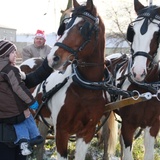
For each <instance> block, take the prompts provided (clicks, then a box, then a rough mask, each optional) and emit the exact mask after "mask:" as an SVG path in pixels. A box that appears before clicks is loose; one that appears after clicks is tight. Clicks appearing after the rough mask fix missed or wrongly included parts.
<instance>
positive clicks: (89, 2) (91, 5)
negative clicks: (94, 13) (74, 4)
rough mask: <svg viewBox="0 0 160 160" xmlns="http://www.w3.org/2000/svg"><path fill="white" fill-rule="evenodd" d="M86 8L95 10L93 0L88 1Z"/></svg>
mask: <svg viewBox="0 0 160 160" xmlns="http://www.w3.org/2000/svg"><path fill="white" fill-rule="evenodd" d="M86 7H87V8H88V9H89V10H92V9H93V1H92V0H87V3H86Z"/></svg>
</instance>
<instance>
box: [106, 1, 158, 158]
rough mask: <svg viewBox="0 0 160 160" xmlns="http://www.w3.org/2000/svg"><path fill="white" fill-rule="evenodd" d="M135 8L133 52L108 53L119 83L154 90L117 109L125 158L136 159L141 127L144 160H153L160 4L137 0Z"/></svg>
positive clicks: (131, 30) (130, 31) (138, 89)
mask: <svg viewBox="0 0 160 160" xmlns="http://www.w3.org/2000/svg"><path fill="white" fill-rule="evenodd" d="M134 8H135V11H136V13H137V18H136V19H135V20H134V21H133V22H132V23H131V24H130V25H129V27H128V31H127V38H128V40H129V41H130V42H131V55H130V56H124V55H123V56H120V55H118V54H115V55H112V56H108V57H107V58H106V60H107V61H108V64H109V65H108V67H109V68H110V70H111V71H112V73H113V75H115V77H114V78H115V85H116V86H118V87H121V88H122V89H124V90H128V91H133V90H135V91H136V92H137V93H138V94H142V93H144V92H150V93H152V99H150V100H149V101H146V102H141V103H137V104H134V105H130V106H126V107H124V108H121V109H119V110H118V111H117V112H118V113H119V115H120V117H121V119H122V126H121V144H122V151H123V152H122V159H123V160H133V156H132V143H133V138H134V134H135V131H136V129H137V128H138V127H140V128H142V129H143V130H144V146H145V152H144V160H154V143H155V140H156V136H157V134H158V132H159V129H160V101H159V89H160V85H159V83H160V81H159V80H160V77H159V75H160V70H159V68H160V65H159V60H160V59H159V57H158V56H159V55H158V54H159V53H158V47H159V43H160V42H159V39H160V7H158V6H147V7H144V6H143V5H142V4H141V3H140V2H139V1H138V0H134ZM157 53H158V54H157ZM116 57H117V58H116ZM118 57H119V58H118ZM116 59H117V60H116ZM116 61H117V62H116ZM123 98H125V97H123Z"/></svg>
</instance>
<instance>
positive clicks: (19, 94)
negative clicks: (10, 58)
mask: <svg viewBox="0 0 160 160" xmlns="http://www.w3.org/2000/svg"><path fill="white" fill-rule="evenodd" d="M2 66H3V62H1V63H0V67H1V70H0V102H1V103H0V118H9V117H13V116H17V115H19V114H21V113H22V112H23V111H24V110H26V109H27V108H28V107H29V106H30V105H32V104H33V103H34V102H35V100H34V98H33V96H32V94H31V93H30V91H29V89H28V88H27V87H26V85H25V83H24V82H23V81H22V80H21V75H20V72H19V69H18V68H17V67H15V66H12V65H10V64H7V65H5V66H3V68H2Z"/></svg>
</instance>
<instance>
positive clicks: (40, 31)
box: [35, 30, 46, 39]
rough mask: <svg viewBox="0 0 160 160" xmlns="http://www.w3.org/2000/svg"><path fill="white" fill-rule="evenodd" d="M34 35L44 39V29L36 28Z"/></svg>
mask: <svg viewBox="0 0 160 160" xmlns="http://www.w3.org/2000/svg"><path fill="white" fill-rule="evenodd" d="M35 37H42V38H44V39H46V36H45V34H44V31H42V30H37V32H36V34H35Z"/></svg>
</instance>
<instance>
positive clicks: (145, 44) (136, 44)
mask: <svg viewBox="0 0 160 160" xmlns="http://www.w3.org/2000/svg"><path fill="white" fill-rule="evenodd" d="M143 22H144V20H141V21H137V22H135V24H134V26H133V28H134V32H135V35H134V39H133V43H132V49H133V51H134V53H133V55H134V54H135V53H137V52H145V53H146V54H149V52H150V43H151V40H152V38H153V34H154V32H156V31H158V30H159V27H158V25H157V24H154V23H149V25H148V30H147V32H146V33H145V34H144V35H142V34H141V33H140V29H141V27H142V25H143ZM154 22H156V20H154ZM147 59H148V58H147V57H145V56H143V55H142V56H141V55H140V56H139V55H138V56H136V57H135V58H134V61H133V65H132V69H131V73H132V74H134V78H135V80H137V81H143V80H144V78H145V75H146V74H145V73H147Z"/></svg>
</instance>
